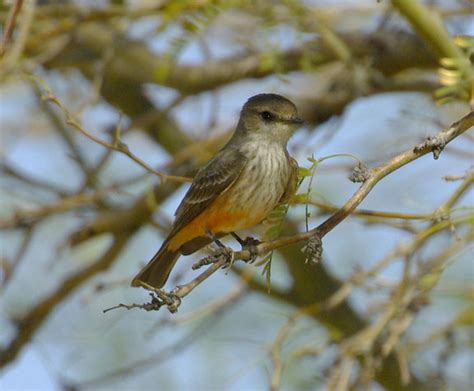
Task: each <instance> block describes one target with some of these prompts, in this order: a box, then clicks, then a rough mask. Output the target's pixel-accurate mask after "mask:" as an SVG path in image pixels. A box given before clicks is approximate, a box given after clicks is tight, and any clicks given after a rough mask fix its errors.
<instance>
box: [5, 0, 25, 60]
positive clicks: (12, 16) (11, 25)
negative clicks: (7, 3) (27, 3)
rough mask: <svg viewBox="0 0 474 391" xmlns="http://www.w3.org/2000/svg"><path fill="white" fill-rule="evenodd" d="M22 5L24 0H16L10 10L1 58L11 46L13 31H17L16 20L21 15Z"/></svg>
mask: <svg viewBox="0 0 474 391" xmlns="http://www.w3.org/2000/svg"><path fill="white" fill-rule="evenodd" d="M22 5H23V0H16V1H15V2H14V3H13V5H12V6H11V8H10V12H9V14H8V18H7V21H6V23H5V28H4V29H3V38H2V42H1V43H0V58H1V57H2V56H3V55H4V54H5V52H6V50H7V46H8V45H9V43H10V41H11V39H12V35H13V30H14V29H15V25H16V18H17V16H18V14H19V13H20V10H21V6H22Z"/></svg>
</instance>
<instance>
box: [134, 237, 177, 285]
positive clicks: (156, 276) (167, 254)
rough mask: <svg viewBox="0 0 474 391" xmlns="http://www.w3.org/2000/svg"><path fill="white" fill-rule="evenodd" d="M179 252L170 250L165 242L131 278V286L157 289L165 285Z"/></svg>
mask: <svg viewBox="0 0 474 391" xmlns="http://www.w3.org/2000/svg"><path fill="white" fill-rule="evenodd" d="M180 255H181V253H180V252H179V251H171V250H169V249H168V246H167V244H166V243H165V244H164V245H163V246H162V247H161V248H160V250H159V251H158V252H157V253H156V254H155V256H154V257H153V258H152V259H151V260H150V262H148V264H147V265H146V266H145V267H144V268H143V269H142V270H141V271H140V273H138V274H137V275H136V276H135V278H134V279H133V280H132V286H142V287H144V288H150V287H152V288H156V289H159V288H161V287H162V286H163V285H165V282H166V280H167V279H168V277H169V275H170V272H171V270H172V269H173V266H174V265H175V263H176V261H177V260H178V258H179V256H180Z"/></svg>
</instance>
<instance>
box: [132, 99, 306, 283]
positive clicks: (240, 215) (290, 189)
mask: <svg viewBox="0 0 474 391" xmlns="http://www.w3.org/2000/svg"><path fill="white" fill-rule="evenodd" d="M302 122H303V121H302V120H301V119H300V118H298V116H297V110H296V106H295V105H294V104H293V103H292V102H291V101H290V100H288V99H286V98H284V97H283V96H280V95H277V94H260V95H255V96H253V97H251V98H250V99H249V100H248V101H247V103H245V105H244V106H243V108H242V111H241V113H240V119H239V123H238V125H237V129H236V131H235V133H234V134H233V136H232V138H231V139H230V140H229V142H228V143H227V144H226V145H225V146H224V147H223V148H222V149H221V150H220V151H219V152H218V153H217V154H216V156H214V158H212V159H211V160H210V161H209V162H208V163H207V164H206V165H205V166H204V167H202V168H201V169H200V170H199V171H198V173H197V174H196V176H195V178H194V180H193V182H192V184H191V187H190V188H189V190H188V192H187V193H186V195H185V196H184V198H183V200H182V201H181V204H180V205H179V207H178V209H177V210H176V213H175V216H176V219H175V222H174V224H173V228H172V230H171V232H170V234H169V235H168V237H167V238H166V240H165V241H164V242H163V244H162V245H161V248H160V249H159V250H158V252H157V253H156V254H155V256H154V257H153V258H152V259H151V261H150V262H149V263H148V264H147V265H146V266H145V267H144V268H143V269H142V270H141V271H140V272H139V273H138V274H137V276H136V277H135V278H134V279H133V281H132V286H142V287H144V288H146V289H151V290H153V289H156V288H161V287H162V286H163V285H164V284H165V282H166V280H167V279H168V276H169V274H170V272H171V270H172V268H173V266H174V265H175V263H176V261H177V260H178V258H179V256H180V255H189V254H192V253H194V252H195V251H197V250H199V249H201V248H202V247H204V246H206V245H208V244H209V243H211V242H212V241H214V240H215V239H217V238H220V237H222V236H224V235H227V234H229V233H234V232H235V231H239V230H244V229H248V228H250V227H252V226H254V225H256V224H258V223H260V222H261V221H262V220H264V219H265V218H266V217H267V216H268V214H269V213H270V212H271V211H272V210H273V209H274V208H275V207H276V206H277V205H278V204H279V203H283V202H285V201H286V200H288V198H289V197H290V196H291V195H292V194H293V193H294V191H295V189H296V183H297V172H298V164H297V163H296V161H295V160H294V159H293V158H292V157H290V155H289V154H288V151H287V149H286V145H287V142H288V140H289V138H290V137H291V135H292V134H293V132H294V131H295V129H296V128H297V127H298V126H299V125H301V124H302Z"/></svg>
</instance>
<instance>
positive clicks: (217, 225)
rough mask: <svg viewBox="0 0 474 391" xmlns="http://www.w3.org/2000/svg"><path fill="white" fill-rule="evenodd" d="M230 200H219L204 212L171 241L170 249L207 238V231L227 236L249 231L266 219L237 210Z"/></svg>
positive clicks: (262, 215) (251, 212) (250, 211)
mask: <svg viewBox="0 0 474 391" xmlns="http://www.w3.org/2000/svg"><path fill="white" fill-rule="evenodd" d="M229 198H230V197H226V196H223V197H219V198H217V199H216V200H215V201H214V202H213V203H212V204H211V205H209V206H208V207H207V209H205V210H204V212H202V213H201V214H200V215H199V216H198V217H196V218H195V219H194V220H193V221H191V222H190V223H189V224H188V225H186V226H185V227H184V228H183V229H181V230H180V231H179V232H178V233H176V235H174V236H173V237H172V238H171V239H170V241H169V242H168V248H169V249H170V250H172V251H176V250H178V249H179V248H180V247H181V246H182V245H183V244H184V243H186V242H189V241H190V240H192V239H194V238H197V237H201V236H207V233H206V231H211V232H212V233H214V234H227V233H230V232H233V231H239V230H243V229H247V228H250V227H252V226H254V225H256V224H258V223H260V222H261V221H262V220H263V219H264V218H265V217H266V216H265V214H264V213H262V212H261V211H254V210H250V209H249V210H242V209H240V208H239V209H237V208H235V207H234V205H233V202H232V201H231V200H230V199H229Z"/></svg>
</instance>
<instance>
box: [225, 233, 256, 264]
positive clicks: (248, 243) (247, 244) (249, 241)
mask: <svg viewBox="0 0 474 391" xmlns="http://www.w3.org/2000/svg"><path fill="white" fill-rule="evenodd" d="M232 236H233V237H234V238H235V240H237V241H238V242H239V243H240V245H241V246H242V250H247V251H248V252H250V259H249V260H248V261H247V263H253V262H255V260H256V259H257V258H258V248H257V246H258V245H259V244H260V243H262V242H261V241H260V240H258V239H255V238H252V237H251V236H247V237H246V238H245V239H242V238H241V237H240V236H239V235H237V234H236V233H235V232H232Z"/></svg>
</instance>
